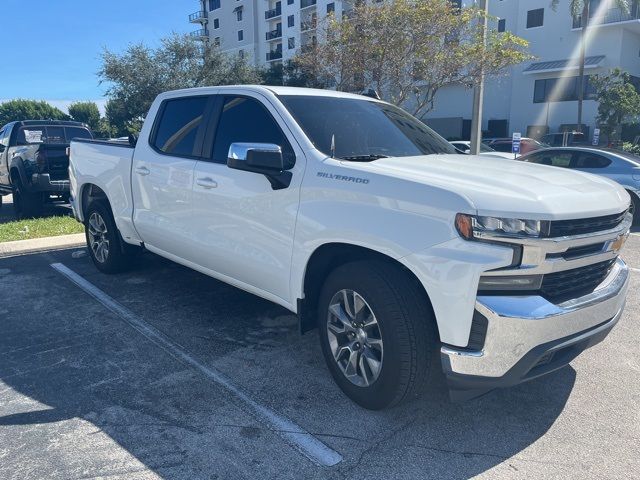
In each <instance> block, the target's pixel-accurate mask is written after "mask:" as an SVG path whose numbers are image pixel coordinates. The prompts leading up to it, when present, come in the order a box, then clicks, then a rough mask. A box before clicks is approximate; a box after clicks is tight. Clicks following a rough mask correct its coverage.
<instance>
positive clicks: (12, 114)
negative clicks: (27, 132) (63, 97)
mask: <svg viewBox="0 0 640 480" xmlns="http://www.w3.org/2000/svg"><path fill="white" fill-rule="evenodd" d="M68 119H69V115H67V114H66V113H64V112H63V111H62V110H60V109H58V108H56V107H54V106H52V105H50V104H48V103H47V102H44V101H36V100H22V99H18V100H10V101H8V102H4V103H3V104H0V125H4V124H6V123H9V122H13V121H16V120H68Z"/></svg>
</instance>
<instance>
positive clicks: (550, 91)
mask: <svg viewBox="0 0 640 480" xmlns="http://www.w3.org/2000/svg"><path fill="white" fill-rule="evenodd" d="M579 88H580V78H579V77H564V78H545V79H542V80H536V81H535V84H534V87H533V103H546V102H575V101H576V100H578V90H579ZM595 97H596V92H595V89H594V88H593V85H591V82H590V78H589V76H586V77H585V82H584V94H583V98H584V99H585V100H594V99H595Z"/></svg>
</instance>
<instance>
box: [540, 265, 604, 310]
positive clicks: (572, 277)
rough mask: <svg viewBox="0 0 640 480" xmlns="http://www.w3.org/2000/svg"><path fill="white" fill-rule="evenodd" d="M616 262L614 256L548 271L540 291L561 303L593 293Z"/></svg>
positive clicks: (544, 295) (548, 297)
mask: <svg viewBox="0 0 640 480" xmlns="http://www.w3.org/2000/svg"><path fill="white" fill-rule="evenodd" d="M615 262H616V259H615V258H614V259H612V260H607V261H605V262H599V263H594V264H592V265H587V266H586V267H580V268H574V269H572V270H565V271H562V272H555V273H548V274H546V275H545V276H544V277H543V279H542V286H541V288H540V293H541V295H542V296H543V297H545V298H546V299H547V300H549V301H551V302H554V303H561V302H563V301H565V300H570V299H572V298H578V297H581V296H582V295H586V294H588V293H591V292H593V291H594V290H595V288H596V287H597V286H598V285H600V283H602V281H603V280H604V279H605V278H606V277H607V275H609V272H610V271H611V269H612V268H613V265H614V263H615Z"/></svg>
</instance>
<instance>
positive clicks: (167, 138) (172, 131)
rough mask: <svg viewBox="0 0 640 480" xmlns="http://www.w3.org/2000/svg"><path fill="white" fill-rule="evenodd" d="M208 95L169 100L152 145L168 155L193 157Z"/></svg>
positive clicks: (162, 113)
mask: <svg viewBox="0 0 640 480" xmlns="http://www.w3.org/2000/svg"><path fill="white" fill-rule="evenodd" d="M207 100H208V98H207V97H186V98H178V99H175V100H167V101H166V102H165V104H164V106H163V108H162V110H161V117H160V119H159V121H158V124H157V126H156V131H155V135H154V139H153V143H152V145H153V146H154V147H155V148H156V149H157V150H159V151H160V152H162V153H165V154H167V155H176V156H187V157H192V156H195V155H197V154H198V152H196V151H195V148H196V137H197V135H198V132H199V130H200V127H201V126H202V123H203V122H202V121H203V118H204V113H205V109H206V107H207Z"/></svg>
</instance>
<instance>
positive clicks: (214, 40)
mask: <svg viewBox="0 0 640 480" xmlns="http://www.w3.org/2000/svg"><path fill="white" fill-rule="evenodd" d="M213 44H214V45H215V46H216V47H219V46H220V37H216V38H214V39H213Z"/></svg>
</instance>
